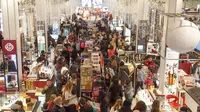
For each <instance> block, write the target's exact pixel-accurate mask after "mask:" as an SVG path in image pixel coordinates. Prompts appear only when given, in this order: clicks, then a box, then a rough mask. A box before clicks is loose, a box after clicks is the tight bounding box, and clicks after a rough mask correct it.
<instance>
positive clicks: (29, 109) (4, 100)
mask: <svg viewBox="0 0 200 112" xmlns="http://www.w3.org/2000/svg"><path fill="white" fill-rule="evenodd" d="M18 100H20V101H22V103H23V106H24V110H25V111H26V112H33V111H37V109H38V107H36V104H37V103H38V102H37V100H35V99H31V98H30V97H29V96H27V95H26V94H24V93H21V94H19V93H15V94H3V93H0V111H3V112H4V111H9V110H10V106H11V105H12V104H14V103H15V102H16V101H18Z"/></svg>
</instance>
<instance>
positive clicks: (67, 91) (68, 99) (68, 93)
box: [62, 82, 78, 112]
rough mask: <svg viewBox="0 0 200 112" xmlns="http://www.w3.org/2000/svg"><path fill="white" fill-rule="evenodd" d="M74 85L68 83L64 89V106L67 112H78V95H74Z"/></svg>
mask: <svg viewBox="0 0 200 112" xmlns="http://www.w3.org/2000/svg"><path fill="white" fill-rule="evenodd" d="M72 90H73V83H72V82H68V83H67V84H66V85H65V87H64V88H63V92H62V93H63V94H62V96H63V106H64V108H65V110H66V112H77V110H76V105H77V104H78V101H77V97H76V95H73V94H72Z"/></svg>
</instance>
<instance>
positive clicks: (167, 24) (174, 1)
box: [160, 0, 183, 93]
mask: <svg viewBox="0 0 200 112" xmlns="http://www.w3.org/2000/svg"><path fill="white" fill-rule="evenodd" d="M182 3H183V0H167V1H166V7H165V13H181V10H182ZM178 19H180V18H175V17H173V18H169V17H167V16H165V19H164V30H163V37H162V40H161V60H160V61H161V62H160V91H161V92H162V93H165V79H166V74H165V68H166V53H167V52H166V41H167V40H166V39H167V36H168V33H169V30H170V29H172V28H173V26H174V24H175V21H176V20H178Z"/></svg>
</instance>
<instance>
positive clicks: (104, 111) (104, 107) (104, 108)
mask: <svg viewBox="0 0 200 112" xmlns="http://www.w3.org/2000/svg"><path fill="white" fill-rule="evenodd" d="M99 94H100V109H101V112H108V107H109V102H108V99H107V97H106V92H105V90H104V89H101V90H100V93H99Z"/></svg>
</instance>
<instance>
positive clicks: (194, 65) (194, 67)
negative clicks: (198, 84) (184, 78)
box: [191, 56, 200, 74]
mask: <svg viewBox="0 0 200 112" xmlns="http://www.w3.org/2000/svg"><path fill="white" fill-rule="evenodd" d="M199 62H200V56H198V61H197V62H195V63H194V64H193V66H192V71H191V73H192V74H195V72H196V68H197V67H198V63H199Z"/></svg>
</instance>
